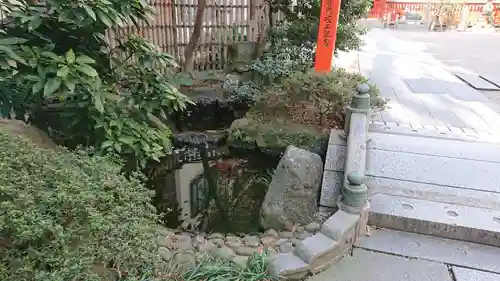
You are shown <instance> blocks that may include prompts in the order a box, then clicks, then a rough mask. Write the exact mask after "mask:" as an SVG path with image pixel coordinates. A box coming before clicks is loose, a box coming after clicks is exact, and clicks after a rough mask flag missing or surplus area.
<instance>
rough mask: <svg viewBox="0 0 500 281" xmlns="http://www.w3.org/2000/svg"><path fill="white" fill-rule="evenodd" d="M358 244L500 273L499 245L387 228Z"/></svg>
mask: <svg viewBox="0 0 500 281" xmlns="http://www.w3.org/2000/svg"><path fill="white" fill-rule="evenodd" d="M355 244H356V246H357V247H360V248H363V249H367V250H372V251H376V252H383V253H388V254H392V255H400V256H405V257H412V258H416V259H426V260H431V261H436V262H441V263H446V264H451V265H457V266H463V267H469V268H474V269H479V270H486V271H491V272H497V273H500V263H499V262H498V257H500V248H497V247H492V246H486V245H481V244H476V243H471V242H464V241H457V240H451V239H445V238H439V237H432V236H428V235H421V234H416V233H408V232H401V231H395V230H387V229H384V230H376V231H374V232H373V233H372V235H371V236H369V237H363V238H359V239H357V240H356V242H355ZM498 280H500V279H498Z"/></svg>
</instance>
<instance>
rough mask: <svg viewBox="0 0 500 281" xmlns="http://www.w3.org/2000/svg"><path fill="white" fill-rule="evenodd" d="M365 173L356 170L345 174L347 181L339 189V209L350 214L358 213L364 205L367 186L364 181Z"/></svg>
mask: <svg viewBox="0 0 500 281" xmlns="http://www.w3.org/2000/svg"><path fill="white" fill-rule="evenodd" d="M364 181H365V175H364V171H363V173H361V172H359V171H356V172H352V173H349V174H348V175H347V182H346V183H345V184H344V186H343V188H342V190H341V194H342V197H341V201H340V202H341V206H340V207H341V209H343V211H345V212H348V213H351V214H360V213H361V212H362V211H363V208H364V207H365V203H366V199H367V196H368V187H367V186H366V184H365V183H364Z"/></svg>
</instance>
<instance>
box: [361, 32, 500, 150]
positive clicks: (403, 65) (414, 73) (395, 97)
mask: <svg viewBox="0 0 500 281" xmlns="http://www.w3.org/2000/svg"><path fill="white" fill-rule="evenodd" d="M394 32H395V31H391V30H383V29H373V30H371V31H370V32H369V33H368V34H367V36H366V45H365V46H364V48H363V51H362V52H360V54H359V66H360V72H361V73H362V74H364V75H366V76H368V77H369V79H370V80H371V81H372V82H373V83H375V84H376V85H377V86H378V87H379V88H380V90H381V93H382V95H383V96H384V97H387V98H389V104H388V105H389V108H388V109H387V110H386V111H384V112H381V113H377V114H376V115H375V116H374V118H373V120H374V122H382V123H383V124H386V125H391V126H405V127H412V128H431V129H446V130H449V131H457V132H463V133H465V134H468V133H476V134H479V135H481V136H484V137H489V138H490V139H494V140H495V141H498V140H500V138H498V137H497V135H500V134H499V133H500V129H499V128H500V106H499V105H497V104H496V103H495V102H493V101H492V100H490V99H489V98H488V97H486V96H485V95H484V94H482V93H481V92H479V91H476V90H474V89H473V88H471V87H470V86H469V85H467V84H465V83H463V82H462V81H461V80H460V79H458V78H457V77H455V76H454V75H453V74H452V73H450V72H449V71H448V70H446V65H444V64H443V63H442V62H441V61H439V60H437V59H436V58H435V57H434V56H433V55H432V54H430V53H427V49H428V45H429V43H428V42H418V41H412V40H406V39H400V38H397V37H396V36H394V34H395V33H394ZM399 32H401V31H399ZM457 47H458V46H457ZM492 136H493V138H492Z"/></svg>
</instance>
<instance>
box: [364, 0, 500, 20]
mask: <svg viewBox="0 0 500 281" xmlns="http://www.w3.org/2000/svg"><path fill="white" fill-rule="evenodd" d="M373 1H374V2H373V8H372V9H371V11H370V14H369V16H370V17H371V18H379V19H382V18H383V17H384V15H395V14H397V13H401V12H410V13H414V14H420V15H421V16H422V17H423V19H424V20H425V21H428V20H429V17H431V16H432V15H433V14H434V12H435V11H436V10H437V9H439V8H440V7H448V8H449V9H453V10H454V11H455V14H456V17H457V21H461V20H464V21H466V22H470V23H472V24H474V23H477V22H478V21H479V20H480V19H481V18H483V7H484V6H485V4H486V3H487V2H490V3H492V4H493V20H494V23H495V24H496V25H500V0H487V1H481V0H465V1H464V0H462V1H457V0H452V1H442V0H430V1H423V0H373ZM464 9H466V11H465V12H464V11H463V10H464ZM461 17H466V18H464V19H461Z"/></svg>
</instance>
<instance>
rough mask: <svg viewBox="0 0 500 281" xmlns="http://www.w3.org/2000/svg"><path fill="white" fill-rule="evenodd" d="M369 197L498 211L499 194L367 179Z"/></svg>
mask: <svg viewBox="0 0 500 281" xmlns="http://www.w3.org/2000/svg"><path fill="white" fill-rule="evenodd" d="M366 184H367V185H368V186H369V187H370V189H369V196H373V195H375V194H387V195H393V196H400V197H408V198H414V199H421V200H427V201H436V202H441V203H447V204H455V205H463V206H474V207H477V208H483V209H492V210H498V211H500V193H498V192H489V191H484V190H474V189H465V188H456V187H453V186H444V185H433V184H426V183H419V182H412V181H404V180H396V179H388V178H376V177H370V176H369V177H367V179H366Z"/></svg>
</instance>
